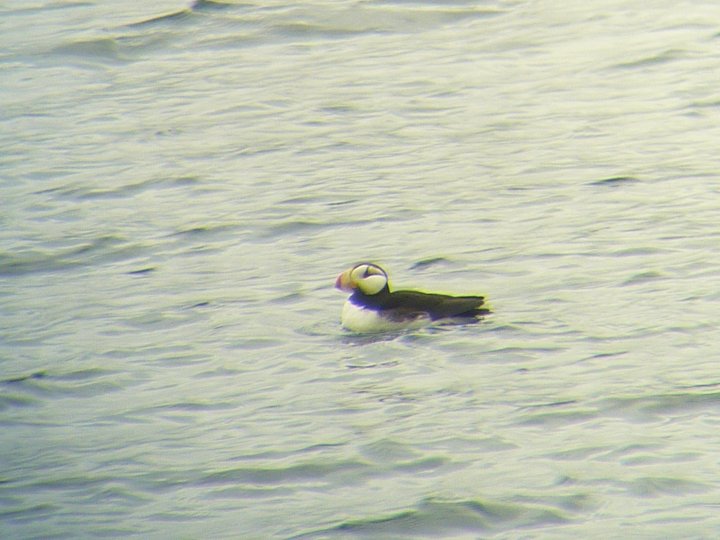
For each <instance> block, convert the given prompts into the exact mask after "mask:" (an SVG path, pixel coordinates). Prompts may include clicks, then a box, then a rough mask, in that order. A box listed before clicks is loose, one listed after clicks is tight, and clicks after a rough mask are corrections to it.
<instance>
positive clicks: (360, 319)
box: [341, 300, 430, 334]
mask: <svg viewBox="0 0 720 540" xmlns="http://www.w3.org/2000/svg"><path fill="white" fill-rule="evenodd" d="M341 321H342V325H343V326H344V327H345V328H347V329H348V330H352V331H353V332H358V333H362V334H366V333H374V332H390V331H393V330H396V331H397V330H406V329H411V328H422V327H423V326H425V325H426V324H427V323H428V322H430V319H429V318H427V317H417V318H415V319H410V320H408V321H403V322H399V321H392V320H389V319H386V318H385V317H383V316H382V315H380V314H379V313H378V312H377V311H373V310H372V309H365V308H363V307H361V306H358V305H356V304H353V303H352V302H351V301H350V300H348V301H347V302H345V305H344V306H343V310H342V317H341Z"/></svg>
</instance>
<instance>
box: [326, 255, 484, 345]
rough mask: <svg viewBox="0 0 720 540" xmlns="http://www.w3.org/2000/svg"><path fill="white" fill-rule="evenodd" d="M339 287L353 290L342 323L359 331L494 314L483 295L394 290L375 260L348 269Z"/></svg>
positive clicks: (384, 330)
mask: <svg viewBox="0 0 720 540" xmlns="http://www.w3.org/2000/svg"><path fill="white" fill-rule="evenodd" d="M335 287H336V288H338V289H340V290H342V291H346V292H349V293H352V294H351V295H350V297H349V298H348V299H347V301H346V302H345V305H344V306H343V310H342V317H341V321H342V325H343V327H345V328H347V329H348V330H352V331H353V332H358V333H371V332H387V331H392V330H404V329H410V328H420V327H422V326H426V325H427V324H429V323H432V322H434V321H443V320H447V321H454V322H470V321H475V320H477V319H478V318H479V317H481V316H483V315H487V314H488V313H490V310H489V309H488V308H487V307H483V306H484V305H485V298H484V297H482V296H449V295H446V294H435V293H425V292H420V291H391V290H390V286H389V284H388V274H387V272H385V270H383V269H382V268H380V267H379V266H378V265H377V264H373V263H368V262H366V263H360V264H356V265H355V266H353V267H352V268H350V269H348V270H345V271H344V272H343V273H342V274H340V275H339V276H338V277H337V279H336V280H335Z"/></svg>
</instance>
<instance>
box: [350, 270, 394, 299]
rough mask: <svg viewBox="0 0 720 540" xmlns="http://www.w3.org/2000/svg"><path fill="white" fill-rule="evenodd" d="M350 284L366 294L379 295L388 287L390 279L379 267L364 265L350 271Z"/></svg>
mask: <svg viewBox="0 0 720 540" xmlns="http://www.w3.org/2000/svg"><path fill="white" fill-rule="evenodd" d="M350 282H351V283H352V284H353V285H354V286H355V287H357V288H358V289H360V290H361V291H362V292H364V293H365V294H377V293H379V292H380V291H381V290H383V288H385V285H387V282H388V277H387V274H386V273H385V271H384V270H383V269H382V268H380V267H379V266H376V265H374V264H369V263H363V264H358V265H357V266H356V267H355V268H353V269H352V270H350Z"/></svg>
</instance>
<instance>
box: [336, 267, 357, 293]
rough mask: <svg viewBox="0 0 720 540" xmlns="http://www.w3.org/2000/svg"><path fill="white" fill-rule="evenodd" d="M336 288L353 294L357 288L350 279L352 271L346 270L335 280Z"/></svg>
mask: <svg viewBox="0 0 720 540" xmlns="http://www.w3.org/2000/svg"><path fill="white" fill-rule="evenodd" d="M335 288H336V289H340V290H341V291H345V292H352V291H353V289H355V286H354V285H353V283H352V280H351V279H350V270H345V271H344V272H343V273H342V274H340V275H339V276H338V277H337V279H336V280H335Z"/></svg>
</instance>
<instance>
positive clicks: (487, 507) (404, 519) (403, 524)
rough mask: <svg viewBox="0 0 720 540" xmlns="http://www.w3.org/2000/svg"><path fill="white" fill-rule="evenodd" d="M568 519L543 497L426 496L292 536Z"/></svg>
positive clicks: (438, 532)
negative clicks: (402, 506) (503, 499)
mask: <svg viewBox="0 0 720 540" xmlns="http://www.w3.org/2000/svg"><path fill="white" fill-rule="evenodd" d="M570 520H571V517H570V516H569V515H568V512H567V511H565V510H563V509H561V508H558V507H554V506H552V505H548V504H547V502H546V501H544V500H543V501H540V500H525V501H522V502H500V501H492V500H478V499H469V500H443V499H440V498H428V499H425V500H422V501H420V502H419V503H418V504H417V505H415V506H414V507H413V508H411V509H408V510H401V511H399V512H395V513H389V514H387V515H382V516H375V517H368V518H364V519H358V520H349V521H344V522H342V523H339V524H338V525H335V526H333V527H329V528H326V529H321V530H317V531H312V532H308V533H305V534H300V535H297V536H294V537H292V538H296V539H301V538H318V537H321V538H326V537H327V538H332V537H335V536H338V537H342V536H346V535H348V534H350V535H352V536H353V537H367V538H438V537H442V536H446V535H453V534H462V533H471V534H474V535H477V534H478V533H481V532H486V533H498V532H502V531H509V530H513V529H517V528H523V527H531V526H535V527H541V526H547V525H553V524H561V523H566V522H569V521H570Z"/></svg>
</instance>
